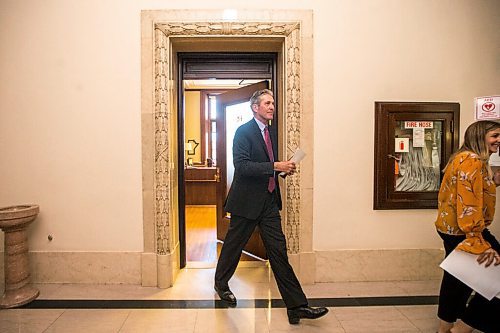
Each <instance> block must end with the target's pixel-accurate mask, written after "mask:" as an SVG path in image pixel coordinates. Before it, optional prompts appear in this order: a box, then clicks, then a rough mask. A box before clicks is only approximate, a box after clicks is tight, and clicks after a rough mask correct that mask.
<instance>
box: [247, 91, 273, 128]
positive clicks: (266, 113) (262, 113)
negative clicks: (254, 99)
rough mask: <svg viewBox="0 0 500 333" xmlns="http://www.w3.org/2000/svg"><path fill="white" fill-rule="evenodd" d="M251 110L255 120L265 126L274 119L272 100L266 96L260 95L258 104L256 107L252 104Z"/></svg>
mask: <svg viewBox="0 0 500 333" xmlns="http://www.w3.org/2000/svg"><path fill="white" fill-rule="evenodd" d="M252 110H253V112H254V115H255V118H257V119H258V120H260V121H261V122H262V123H264V124H267V123H268V122H269V120H272V119H273V117H274V98H273V97H272V96H271V95H268V94H264V95H261V96H260V103H259V104H258V105H257V104H253V105H252Z"/></svg>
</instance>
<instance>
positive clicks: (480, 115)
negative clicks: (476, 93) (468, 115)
mask: <svg viewBox="0 0 500 333" xmlns="http://www.w3.org/2000/svg"><path fill="white" fill-rule="evenodd" d="M474 106H475V110H476V113H475V118H476V120H487V119H499V118H500V96H485V97H476V98H474Z"/></svg>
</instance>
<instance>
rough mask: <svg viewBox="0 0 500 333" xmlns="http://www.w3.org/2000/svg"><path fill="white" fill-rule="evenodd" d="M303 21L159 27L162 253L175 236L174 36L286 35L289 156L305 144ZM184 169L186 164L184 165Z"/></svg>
mask: <svg viewBox="0 0 500 333" xmlns="http://www.w3.org/2000/svg"><path fill="white" fill-rule="evenodd" d="M300 33H301V31H300V24H299V23H298V22H186V23H184V22H179V23H176V22H166V23H155V25H154V39H155V40H154V101H153V103H154V120H155V122H154V134H155V161H154V165H155V170H154V171H155V179H154V190H155V194H154V195H155V229H156V245H157V248H156V252H157V254H168V253H170V252H171V249H172V244H171V239H173V237H172V235H170V232H171V230H172V228H171V227H170V224H171V223H170V221H171V218H172V217H171V209H170V208H171V206H170V205H171V204H172V203H171V201H170V193H171V177H172V176H175V175H171V172H170V156H172V154H171V152H170V150H169V149H170V148H169V147H171V146H172V145H170V144H169V137H172V136H171V135H170V133H171V128H170V127H169V126H170V125H171V123H170V119H169V117H170V115H171V112H172V110H170V108H171V102H170V96H171V93H172V91H171V88H170V84H169V81H170V80H171V78H170V77H169V73H170V63H169V60H170V59H171V55H170V54H169V52H170V49H171V45H170V37H174V36H183V37H196V36H226V35H227V36H234V37H238V36H254V37H266V36H267V37H271V36H274V37H275V36H281V37H284V45H285V50H284V55H283V59H284V61H285V70H284V73H283V74H284V76H283V79H284V80H285V91H284V99H285V104H284V105H285V109H284V110H283V111H284V112H283V119H285V124H284V128H285V136H284V139H285V144H286V148H287V149H286V155H287V156H286V157H287V158H288V157H289V155H290V154H291V153H292V152H293V151H295V149H296V148H297V147H299V145H300V127H301V113H302V103H301V82H300V73H301V62H300V54H301V47H300ZM179 167H182V166H179ZM300 193H301V188H300V168H298V172H297V174H296V175H294V177H290V178H289V179H287V181H286V213H285V214H286V215H285V216H284V219H283V220H284V223H285V236H286V238H287V244H288V251H289V252H290V253H293V254H295V253H299V252H300V204H301V202H300V200H301V196H300Z"/></svg>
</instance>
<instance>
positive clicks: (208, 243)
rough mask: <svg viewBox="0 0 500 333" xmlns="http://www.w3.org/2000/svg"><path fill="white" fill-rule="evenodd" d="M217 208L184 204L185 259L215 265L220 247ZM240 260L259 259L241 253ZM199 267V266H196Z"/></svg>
mask: <svg viewBox="0 0 500 333" xmlns="http://www.w3.org/2000/svg"><path fill="white" fill-rule="evenodd" d="M216 221H217V209H216V206H215V205H214V206H211V205H199V206H198V205H189V206H186V261H187V262H188V263H189V262H191V263H193V262H196V263H203V264H204V265H203V267H205V264H206V265H209V266H212V267H215V265H216V263H217V258H218V255H219V253H220V250H221V248H222V243H221V242H218V241H217V223H216ZM240 260H242V261H259V259H256V258H254V257H252V256H249V255H247V254H246V253H245V252H243V253H242V255H241V258H240ZM198 268H199V267H198Z"/></svg>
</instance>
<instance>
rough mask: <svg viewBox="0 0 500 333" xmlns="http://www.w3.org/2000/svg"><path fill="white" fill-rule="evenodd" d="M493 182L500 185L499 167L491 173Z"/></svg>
mask: <svg viewBox="0 0 500 333" xmlns="http://www.w3.org/2000/svg"><path fill="white" fill-rule="evenodd" d="M493 182H494V183H495V184H496V185H497V186H498V185H500V169H498V170H497V171H495V173H494V174H493Z"/></svg>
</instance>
